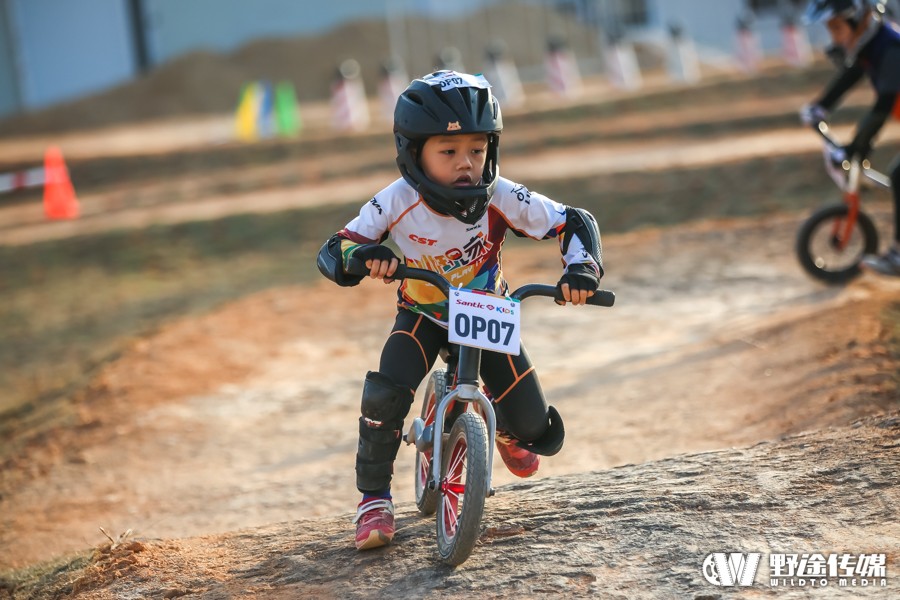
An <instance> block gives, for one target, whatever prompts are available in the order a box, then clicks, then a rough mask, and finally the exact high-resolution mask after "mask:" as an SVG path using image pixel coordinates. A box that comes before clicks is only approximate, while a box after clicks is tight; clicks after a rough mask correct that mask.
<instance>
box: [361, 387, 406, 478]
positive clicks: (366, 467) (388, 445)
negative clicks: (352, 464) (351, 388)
mask: <svg viewBox="0 0 900 600" xmlns="http://www.w3.org/2000/svg"><path fill="white" fill-rule="evenodd" d="M412 402H413V392H412V391H411V390H409V389H407V388H404V387H402V386H398V385H396V384H395V383H394V382H393V381H391V379H390V378H389V377H387V376H385V375H382V374H381V373H378V372H375V371H370V372H369V373H367V374H366V382H365V384H364V386H363V395H362V416H361V417H360V418H359V446H358V447H357V452H356V487H357V488H358V489H359V490H360V491H361V492H378V491H382V490H385V489H387V488H389V487H390V485H391V475H392V474H393V471H394V459H395V458H397V451H398V450H399V448H400V440H401V429H402V427H403V419H404V417H406V414H407V413H408V412H409V407H410V406H411V405H412Z"/></svg>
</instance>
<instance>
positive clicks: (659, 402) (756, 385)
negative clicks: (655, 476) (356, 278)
mask: <svg viewBox="0 0 900 600" xmlns="http://www.w3.org/2000/svg"><path fill="white" fill-rule="evenodd" d="M881 216H882V218H884V217H886V215H884V214H882V215H881ZM796 225H797V222H796V220H795V219H794V218H779V219H766V220H762V221H734V222H708V223H703V224H699V225H695V226H691V227H683V228H677V229H672V230H653V231H645V232H641V233H633V234H628V235H623V236H608V237H607V238H606V247H605V254H606V260H607V269H608V275H607V277H606V278H604V280H603V282H604V285H605V286H606V287H607V288H609V289H613V290H615V291H616V293H617V296H618V300H617V306H615V307H614V308H612V309H599V308H593V307H578V308H572V307H568V308H560V307H557V306H555V305H553V304H552V303H550V304H547V303H542V302H537V301H532V302H531V305H530V306H526V312H525V324H524V332H525V339H526V340H527V342H528V344H529V349H530V352H531V353H532V356H533V358H534V360H535V362H536V364H537V365H538V368H539V372H540V375H541V378H542V381H543V385H544V387H545V391H546V393H547V396H548V398H549V400H550V402H551V403H552V404H554V405H556V406H557V407H558V408H559V409H560V411H561V413H562V415H563V417H564V419H565V420H566V422H567V423H568V431H569V433H568V438H567V443H566V447H565V449H564V450H563V451H562V452H561V453H560V454H559V455H557V456H556V457H553V458H551V459H546V460H545V461H544V463H543V466H542V468H541V471H540V476H541V477H546V476H553V475H560V474H565V473H580V472H586V471H593V470H598V469H606V468H609V467H612V466H615V465H621V464H625V463H636V462H643V461H648V460H653V459H659V458H663V457H667V456H672V455H675V454H680V453H685V452H698V451H706V450H712V449H718V448H728V447H733V446H744V445H749V444H752V443H754V442H757V441H760V440H766V439H777V438H779V437H781V436H784V435H787V434H791V433H797V432H800V431H806V430H812V429H818V428H821V427H824V426H827V425H833V424H846V423H849V422H851V421H852V420H853V419H855V418H858V417H860V416H864V415H869V414H881V413H883V412H885V411H886V410H889V409H890V408H892V407H893V408H897V399H896V398H894V399H889V398H886V390H888V389H891V386H892V385H893V384H892V380H891V378H892V373H893V370H892V369H894V368H895V367H894V366H893V365H892V363H891V362H890V358H889V356H888V353H887V350H886V348H885V342H886V339H887V337H888V335H889V333H888V332H886V331H884V329H883V327H882V325H881V323H880V319H879V315H880V312H879V311H880V310H882V308H881V307H883V306H884V305H885V303H886V302H887V299H889V298H890V297H892V296H895V295H896V294H897V292H898V291H900V282H895V281H891V280H884V279H879V278H875V277H874V276H866V277H864V278H863V279H862V280H860V281H858V282H857V283H856V284H854V285H853V286H852V287H848V288H846V289H833V288H825V287H822V286H820V285H819V284H818V283H815V282H813V281H811V280H809V279H808V278H807V277H806V276H804V275H803V274H802V273H801V271H800V269H799V268H798V266H797V265H796V263H795V261H794V258H793V256H792V255H791V254H790V253H789V252H787V251H786V248H790V244H791V239H792V236H793V233H794V230H795V227H796ZM555 253H556V248H555V246H554V245H553V244H552V243H546V244H537V243H535V244H533V245H532V246H531V247H528V248H521V247H520V248H512V249H509V250H508V251H507V253H506V256H505V259H506V264H507V270H508V272H509V277H510V278H511V280H512V282H513V283H514V285H519V284H522V283H525V282H527V281H553V280H555V278H556V277H557V274H556V272H555V270H556V268H557V267H556V266H555V264H556V260H557V259H556V258H555ZM663 258H664V259H663ZM306 259H308V260H312V259H313V257H312V256H309V257H306ZM393 293H394V291H393V289H392V288H391V287H388V286H384V285H382V284H379V283H375V282H364V283H363V284H362V286H361V287H358V288H354V289H350V290H346V289H338V288H336V287H334V286H332V285H330V284H327V282H323V284H321V285H316V286H313V287H311V288H287V289H279V290H272V291H269V292H266V293H262V294H260V295H257V296H254V297H250V298H247V299H246V300H243V301H241V302H238V303H236V304H234V305H232V306H228V307H226V308H224V309H222V310H220V311H218V312H216V313H214V314H210V315H208V316H206V317H204V318H202V319H199V320H192V321H185V322H180V323H174V324H172V325H171V326H169V327H167V328H166V329H165V330H164V331H162V332H160V333H159V334H158V335H156V336H153V337H151V338H148V339H145V340H142V341H141V342H139V343H137V344H136V345H135V346H134V347H133V348H131V349H130V350H129V351H128V352H127V353H126V354H125V355H124V356H123V357H122V358H121V359H120V360H118V361H116V362H115V363H113V364H110V365H109V366H108V367H107V368H105V369H104V370H103V372H102V373H101V374H100V375H99V376H98V378H97V379H96V381H95V382H94V384H93V385H92V386H91V388H90V389H88V390H86V391H85V392H84V393H83V395H82V396H81V398H80V403H79V405H80V410H81V421H82V424H81V426H80V427H78V428H76V429H74V430H71V431H67V432H63V433H62V434H61V435H59V436H56V437H54V438H51V439H50V440H49V443H47V442H48V440H43V441H42V443H41V445H40V446H36V447H34V448H33V449H32V452H31V454H30V456H29V457H28V459H27V461H25V462H23V464H21V465H20V467H21V469H11V470H10V471H9V472H7V473H4V477H3V487H2V498H0V507H2V510H0V514H2V515H3V517H2V523H3V527H2V528H0V531H2V533H0V565H2V566H23V565H26V564H29V563H32V562H34V561H38V560H43V559H48V558H50V557H52V556H56V555H58V554H60V553H64V552H68V551H74V550H77V549H81V548H85V547H91V546H94V545H96V544H98V543H99V542H101V541H103V539H104V538H103V536H102V534H101V533H100V532H99V530H98V528H99V527H103V528H104V529H106V531H108V532H123V531H125V530H127V529H132V530H133V531H134V532H136V534H139V535H141V536H148V537H161V538H173V537H184V536H192V535H199V534H210V533H216V532H226V531H232V530H236V529H242V528H247V527H255V526H261V525H265V524H268V523H273V522H280V521H286V520H293V519H298V518H306V517H315V516H323V515H334V514H337V513H344V512H348V511H351V510H352V509H353V508H354V506H355V503H356V501H357V492H356V490H355V489H354V474H353V462H354V461H353V456H354V453H355V443H356V426H355V423H356V419H357V417H358V404H359V396H360V384H361V381H362V377H363V375H364V374H365V371H366V370H367V369H370V368H372V367H373V365H375V364H376V363H377V357H378V354H379V352H380V346H381V343H382V342H383V339H384V337H385V335H386V333H387V332H388V330H389V327H390V325H391V321H392V319H391V313H392V310H393V308H392V305H393ZM832 313H834V314H833V315H832V317H831V318H830V319H829V320H828V321H827V323H826V321H825V320H821V322H820V315H823V314H832ZM423 387H424V386H423ZM420 394H421V390H420ZM414 410H416V411H417V410H418V405H417V406H416V407H415V408H414ZM412 464H413V454H412V451H411V450H409V449H403V450H402V451H401V454H400V458H399V460H398V463H397V466H396V479H395V481H396V483H395V488H394V492H395V497H396V499H397V502H398V504H400V505H401V506H402V505H406V504H409V503H411V501H412V496H411V494H412V491H411V481H412V475H411V469H412ZM494 472H495V476H496V484H497V485H504V484H507V483H510V482H512V481H514V478H513V477H512V476H511V475H509V474H508V473H507V472H506V471H505V469H504V467H503V466H502V463H499V462H498V463H497V464H496V465H495V469H494ZM347 533H348V543H350V537H349V536H350V534H351V526H350V525H349V522H348V526H347Z"/></svg>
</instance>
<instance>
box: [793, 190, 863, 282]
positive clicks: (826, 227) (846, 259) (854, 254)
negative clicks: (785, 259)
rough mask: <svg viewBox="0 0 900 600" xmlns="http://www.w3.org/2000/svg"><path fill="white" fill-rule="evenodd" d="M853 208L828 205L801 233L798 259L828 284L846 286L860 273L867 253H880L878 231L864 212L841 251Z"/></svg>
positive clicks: (806, 222)
mask: <svg viewBox="0 0 900 600" xmlns="http://www.w3.org/2000/svg"><path fill="white" fill-rule="evenodd" d="M848 213H849V208H848V207H847V205H846V204H836V205H833V206H826V207H824V208H820V209H819V210H817V211H816V212H814V213H813V214H812V215H811V216H810V217H809V218H808V219H807V220H806V221H804V222H803V225H802V226H801V227H800V231H798V232H797V247H796V251H797V258H798V259H799V260H800V265H801V266H802V267H803V269H804V270H805V271H806V272H807V273H809V274H810V275H812V276H813V277H815V278H816V279H819V280H821V281H824V282H826V283H835V284H836V283H845V282H847V281H850V280H851V279H853V278H854V277H856V276H857V275H859V274H860V272H861V269H860V266H859V265H860V262H861V261H862V258H863V256H864V255H866V254H875V253H876V252H878V231H877V230H876V229H875V225H874V224H873V223H872V220H871V219H870V218H869V216H868V215H866V214H865V213H863V212H860V213H859V214H858V215H857V217H856V224H855V225H854V227H853V230H852V231H851V233H850V239H849V240H847V241H846V244H845V245H844V247H843V248H841V244H840V242H841V240H840V238H839V237H838V236H839V235H843V230H844V225H845V223H846V219H847V215H848Z"/></svg>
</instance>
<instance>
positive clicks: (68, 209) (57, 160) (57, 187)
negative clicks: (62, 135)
mask: <svg viewBox="0 0 900 600" xmlns="http://www.w3.org/2000/svg"><path fill="white" fill-rule="evenodd" d="M44 214H45V215H46V216H47V218H48V219H77V218H78V214H79V206H78V198H76V197H75V189H74V188H73V187H72V181H71V180H70V179H69V169H67V168H66V163H65V161H64V160H63V156H62V152H60V150H59V148H57V147H56V146H50V147H49V148H47V152H46V153H44Z"/></svg>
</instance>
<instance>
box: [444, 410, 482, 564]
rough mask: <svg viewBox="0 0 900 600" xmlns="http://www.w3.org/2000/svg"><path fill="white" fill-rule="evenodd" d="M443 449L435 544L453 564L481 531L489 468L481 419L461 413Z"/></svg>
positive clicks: (468, 550)
mask: <svg viewBox="0 0 900 600" xmlns="http://www.w3.org/2000/svg"><path fill="white" fill-rule="evenodd" d="M443 448H444V449H443V450H442V451H441V454H443V463H444V464H443V469H442V471H441V474H442V478H441V489H440V495H439V498H438V514H437V546H438V553H439V554H440V555H441V560H443V561H444V562H445V563H447V564H449V565H454V566H455V565H459V564H462V562H463V561H465V560H466V559H467V558H469V555H470V554H472V549H473V548H474V547H475V542H477V541H478V536H479V534H480V533H481V515H482V513H483V512H484V499H485V497H486V496H487V491H488V490H487V486H488V482H487V479H488V469H489V468H490V465H488V452H487V451H488V439H487V426H486V425H485V424H484V420H483V419H482V418H481V417H480V416H478V415H476V414H475V413H471V412H466V413H463V414H462V415H460V416H459V418H458V419H456V422H455V423H454V424H453V428H452V429H451V430H450V437H449V439H448V440H447V445H446V446H444V447H443Z"/></svg>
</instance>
